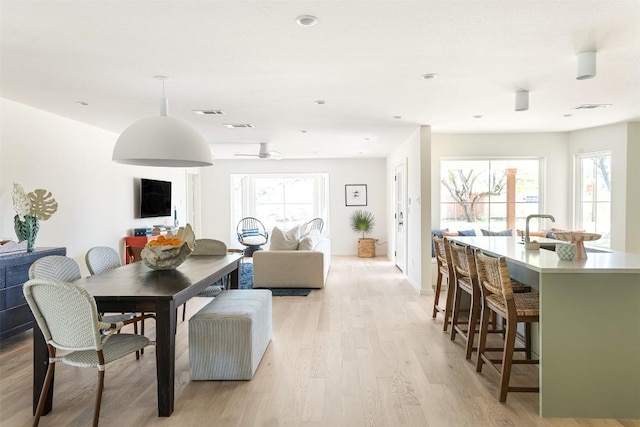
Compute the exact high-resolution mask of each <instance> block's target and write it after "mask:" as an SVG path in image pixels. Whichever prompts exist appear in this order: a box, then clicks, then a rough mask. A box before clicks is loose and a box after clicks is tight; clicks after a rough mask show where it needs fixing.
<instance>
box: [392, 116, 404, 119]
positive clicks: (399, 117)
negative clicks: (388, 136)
mask: <svg viewBox="0 0 640 427" xmlns="http://www.w3.org/2000/svg"><path fill="white" fill-rule="evenodd" d="M391 118H392V119H396V120H400V119H401V118H402V116H392V117H391Z"/></svg>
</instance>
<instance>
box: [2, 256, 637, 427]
mask: <svg viewBox="0 0 640 427" xmlns="http://www.w3.org/2000/svg"><path fill="white" fill-rule="evenodd" d="M208 301H209V300H208V299H205V298H194V299H193V300H192V301H190V302H189V304H187V316H189V315H192V314H193V313H195V312H196V311H197V310H198V309H199V308H200V307H202V306H203V305H204V304H206V303H207V302H208ZM432 304H433V298H432V297H431V296H421V295H418V293H417V292H416V291H415V290H414V289H413V288H412V287H411V286H410V285H409V284H408V282H407V281H406V280H405V279H404V278H403V276H402V275H401V274H400V273H399V272H398V270H396V268H395V267H394V266H393V265H392V264H391V263H390V262H388V261H386V260H384V259H374V260H372V259H359V258H355V257H334V259H333V264H332V267H331V273H330V275H329V279H328V282H327V285H326V287H325V289H323V290H314V291H313V292H312V293H311V294H310V295H309V296H308V297H274V299H273V328H274V334H273V340H272V342H271V344H269V347H268V348H267V351H266V354H265V355H264V358H263V359H262V363H261V364H260V367H259V368H258V371H257V372H256V375H255V377H254V379H253V380H251V381H225V382H220V381H198V382H192V381H190V379H189V355H188V345H187V338H188V328H187V322H184V323H183V322H180V323H179V324H178V331H177V346H176V400H175V411H174V413H173V415H172V416H171V417H169V418H158V417H157V406H156V381H155V351H154V349H153V347H148V349H147V351H146V352H145V354H144V356H142V358H141V360H140V361H137V362H136V360H135V358H134V357H131V358H128V359H127V360H125V361H118V362H114V363H113V364H111V365H108V366H107V373H106V385H105V391H104V396H103V402H102V412H101V417H100V424H101V425H102V426H118V427H125V426H214V425H215V426H301V425H313V426H347V427H356V426H396V425H398V426H431V427H443V426H444V427H448V426H456V427H457V426H518V427H520V426H626V427H630V426H636V427H637V426H640V420H635V421H624V420H583V419H581V420H578V419H541V418H539V417H538V395H537V394H529V393H510V394H509V396H508V399H507V403H506V404H501V403H499V402H498V399H497V397H496V396H497V394H496V393H497V388H496V386H497V383H498V375H497V373H495V372H494V371H493V370H492V369H490V368H488V367H486V366H485V369H484V372H483V373H482V374H477V373H476V372H475V366H474V364H473V363H472V362H470V361H466V360H465V359H464V355H463V348H462V343H461V341H457V342H451V341H450V339H449V335H448V334H445V333H443V332H442V317H441V316H438V318H437V319H435V320H433V319H431V307H432ZM181 313H182V312H180V314H181ZM148 329H149V328H148ZM153 333H154V331H153V329H152V328H151V330H150V331H149V333H148V335H149V336H150V337H153ZM31 351H32V343H31V332H26V333H24V334H22V335H20V336H18V337H16V338H12V339H10V340H8V342H7V343H4V344H3V345H2V348H1V349H0V425H1V426H3V427H9V426H11V427H13V426H26V425H29V424H30V423H31V422H32V414H31V395H32V366H31V357H32V356H31ZM474 359H475V355H474V358H473V359H472V360H474ZM536 378H537V368H536V367H532V366H516V367H515V371H514V373H513V375H512V379H513V381H515V382H523V383H525V382H531V381H534V382H535V381H536ZM95 383H96V373H95V372H93V371H92V370H88V369H80V368H72V367H69V366H65V365H60V366H59V367H58V369H57V372H56V386H55V394H54V408H53V411H52V412H51V413H50V414H49V415H47V416H46V417H43V419H42V420H41V423H40V425H41V426H86V425H90V423H91V418H92V413H93V404H94V392H95Z"/></svg>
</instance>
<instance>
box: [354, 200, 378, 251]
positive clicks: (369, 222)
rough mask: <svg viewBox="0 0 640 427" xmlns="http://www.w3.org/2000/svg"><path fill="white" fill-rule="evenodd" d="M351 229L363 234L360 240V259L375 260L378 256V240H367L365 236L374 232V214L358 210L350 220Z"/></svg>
mask: <svg viewBox="0 0 640 427" xmlns="http://www.w3.org/2000/svg"><path fill="white" fill-rule="evenodd" d="M349 221H350V223H351V229H352V230H353V231H355V232H356V233H360V232H361V233H362V238H361V239H358V257H360V258H374V257H375V256H376V239H371V238H365V237H364V235H365V234H367V233H371V232H372V231H373V226H374V225H375V219H374V217H373V214H372V213H371V212H369V211H365V210H363V209H358V210H357V211H354V212H353V213H352V214H351V217H350V218H349Z"/></svg>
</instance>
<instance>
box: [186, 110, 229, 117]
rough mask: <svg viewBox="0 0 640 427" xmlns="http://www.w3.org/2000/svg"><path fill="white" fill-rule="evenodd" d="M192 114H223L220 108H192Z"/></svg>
mask: <svg viewBox="0 0 640 427" xmlns="http://www.w3.org/2000/svg"><path fill="white" fill-rule="evenodd" d="M192 112H193V114H198V115H201V116H223V115H224V111H222V110H192Z"/></svg>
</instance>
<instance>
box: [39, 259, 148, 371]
mask: <svg viewBox="0 0 640 427" xmlns="http://www.w3.org/2000/svg"><path fill="white" fill-rule="evenodd" d="M81 277H82V274H81V273H80V266H79V265H78V263H77V262H76V261H75V260H74V259H73V258H69V257H67V256H63V255H49V256H45V257H42V258H39V259H37V260H36V261H35V262H34V263H33V264H31V267H30V268H29V279H51V280H60V281H62V282H75V281H76V280H78V279H80V278H81ZM135 315H136V314H135V313H123V314H110V315H108V316H104V315H102V317H101V319H100V320H101V321H102V322H105V323H117V322H124V321H126V320H129V319H133V318H134V317H135ZM133 330H134V332H135V333H136V334H137V333H138V324H137V323H134V324H133ZM141 332H142V335H144V323H142V329H141ZM139 357H140V354H139V353H136V359H137V358H139Z"/></svg>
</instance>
